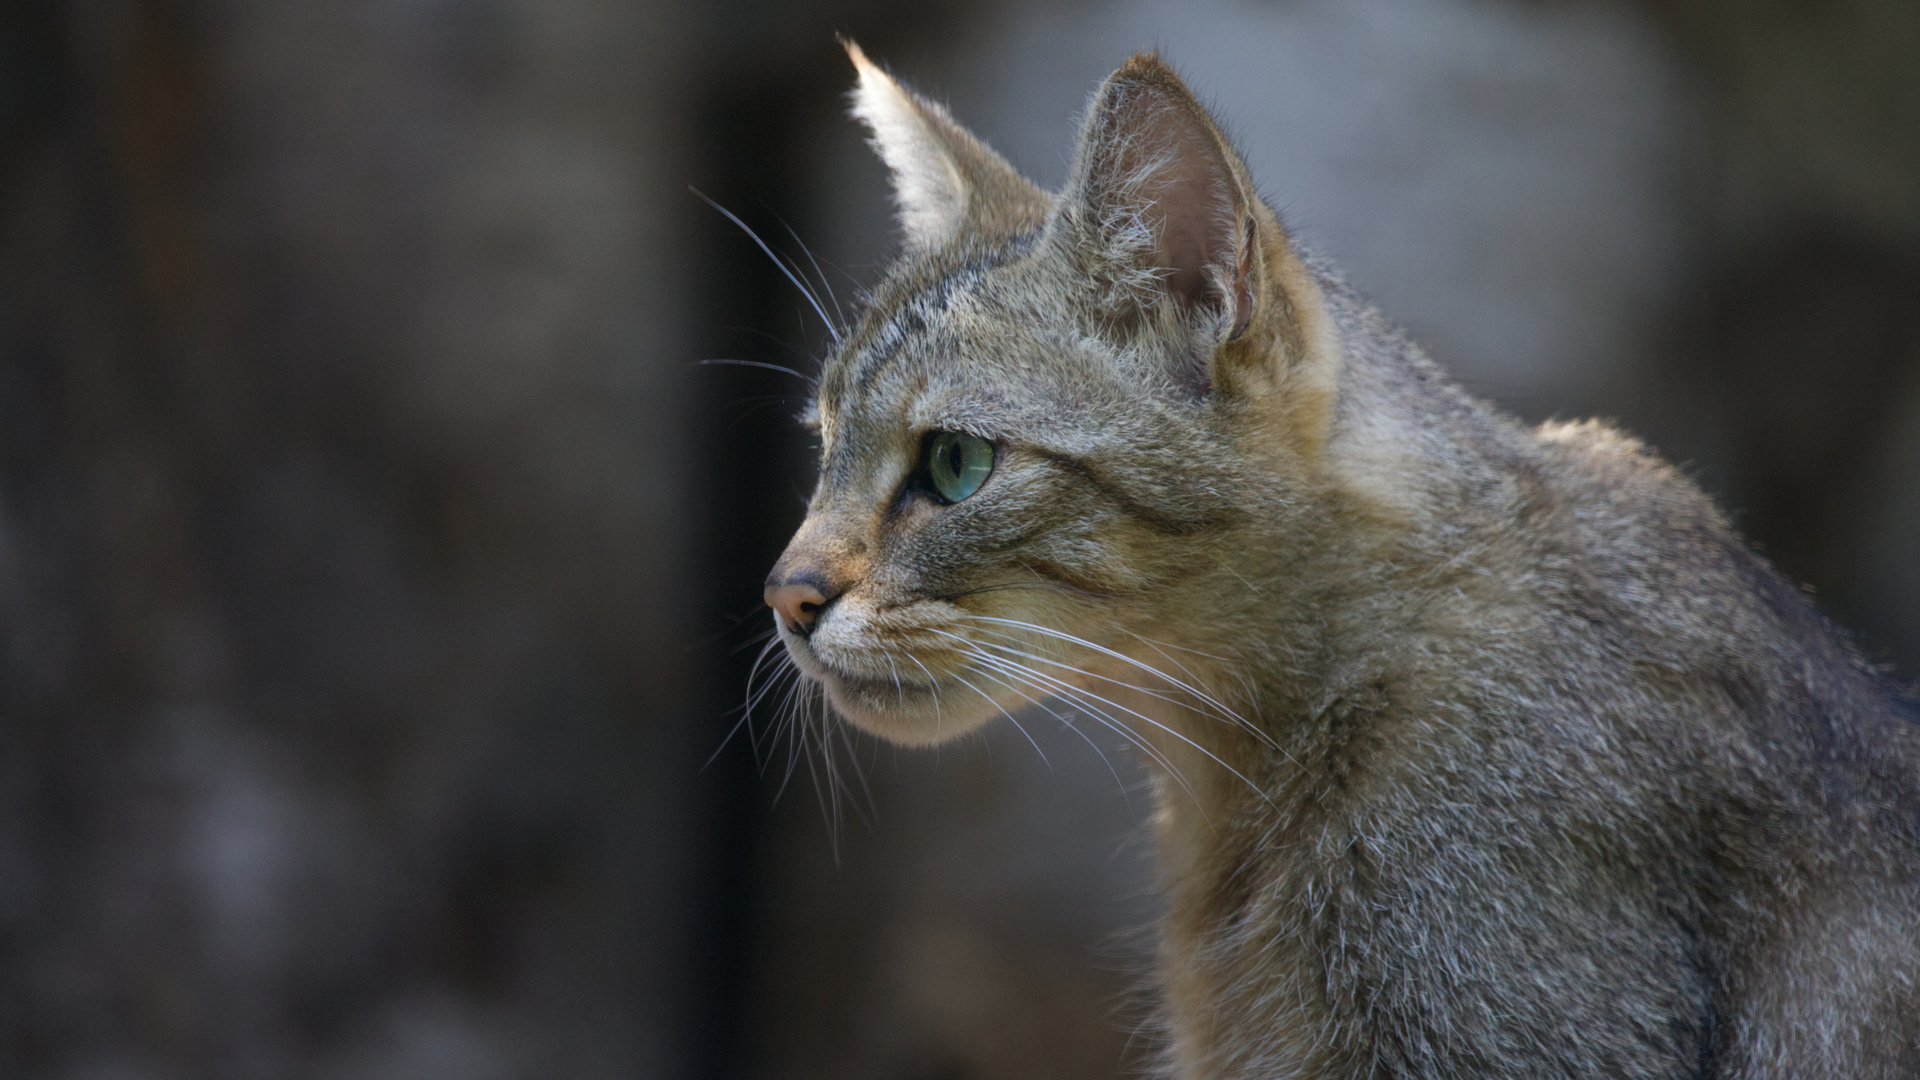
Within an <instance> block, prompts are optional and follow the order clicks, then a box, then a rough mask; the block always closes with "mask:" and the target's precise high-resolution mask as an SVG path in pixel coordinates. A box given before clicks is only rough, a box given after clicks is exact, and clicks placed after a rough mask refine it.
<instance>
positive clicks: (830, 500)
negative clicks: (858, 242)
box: [767, 50, 1313, 744]
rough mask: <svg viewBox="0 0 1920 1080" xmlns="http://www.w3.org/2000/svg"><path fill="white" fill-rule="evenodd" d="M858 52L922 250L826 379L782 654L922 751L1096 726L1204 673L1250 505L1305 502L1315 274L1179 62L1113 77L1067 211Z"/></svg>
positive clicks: (788, 584)
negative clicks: (1200, 654) (1308, 329)
mask: <svg viewBox="0 0 1920 1080" xmlns="http://www.w3.org/2000/svg"><path fill="white" fill-rule="evenodd" d="M853 51H854V59H855V63H856V66H858V67H859V69H860V76H861V83H860V88H859V91H858V94H857V98H856V107H855V113H856V115H859V116H861V117H862V118H863V119H865V120H867V121H868V123H869V124H870V125H871V126H872V128H873V131H874V135H875V145H876V146H877V148H878V149H879V150H880V152H881V155H882V156H883V157H884V158H885V159H886V161H887V163H888V165H889V167H890V168H891V170H892V172H893V176H894V182H895V186H896V190H897V193H898V195H899V199H900V203H901V222H902V225H903V228H904V229H905V232H906V239H907V245H906V246H907V250H906V253H905V254H904V255H903V256H902V258H901V260H900V261H899V263H898V264H896V265H895V266H894V267H893V268H892V270H891V271H890V273H889V274H888V275H887V277H886V279H885V280H884V281H883V282H882V284H881V285H880V287H879V288H878V289H877V290H876V292H875V293H874V295H873V296H872V298H871V299H870V302H869V304H868V307H867V309H866V311H865V312H864V314H863V316H862V318H861V320H860V322H859V324H858V326H856V327H855V328H854V330H853V332H852V333H851V334H850V335H849V336H848V337H847V339H846V341H845V342H844V343H843V344H842V345H841V346H840V347H839V348H838V350H837V351H836V352H835V354H834V355H833V356H832V357H831V358H830V359H829V361H828V362H827V364H826V366H825V369H824V370H823V372H822V374H821V378H820V382H819V386H818V393H817V396H816V399H815V401H814V403H813V407H812V410H811V412H812V419H813V422H814V424H815V425H816V428H817V434H818V436H819V440H820V443H821V457H820V484H819V487H818V489H817V490H816V492H815V493H814V496H813V499H812V501H811V503H810V504H809V506H808V512H807V517H806V520H805V522H804V523H803V524H802V525H801V527H800V529H799V531H798V532H797V533H796V534H795V536H794V538H793V541H792V543H791V544H790V545H789V546H788V548H787V551H786V552H785V554H783V555H782V556H781V558H780V561H779V563H778V564H777V565H776V566H775V567H774V570H773V573H772V575H771V576H770V577H769V579H768V583H767V601H768V604H769V606H771V607H773V608H774V611H775V623H776V625H777V627H778V632H779V634H780V636H781V639H782V641H783V642H784V644H785V646H786V649H787V651H788V653H789V655H790V656H791V658H792V659H793V661H794V663H795V664H796V665H797V666H798V667H799V669H800V670H801V671H802V672H803V673H804V674H805V675H806V676H808V677H809V678H811V679H814V680H817V681H818V682H819V683H821V684H823V685H824V686H825V688H826V690H827V693H828V695H829V696H830V698H831V700H832V702H833V704H834V706H835V708H836V709H837V711H838V712H839V713H840V714H841V715H842V716H843V717H845V718H846V719H847V720H849V721H851V722H853V723H854V724H856V725H858V726H859V727H861V728H863V729H865V730H867V731H870V732H873V733H875V734H878V735H881V736H884V737H886V738H889V739H892V740H894V741H897V742H903V743H910V744H925V743H931V742H936V741H939V740H942V739H947V738H952V737H954V736H957V735H960V734H963V733H965V732H967V731H970V730H972V729H974V728H976V727H978V726H979V725H980V724H982V723H984V722H986V721H987V720H989V719H991V718H993V717H995V716H998V715H1001V714H1003V713H1011V712H1012V711H1014V710H1016V709H1018V708H1020V707H1022V706H1025V705H1026V704H1028V703H1030V702H1035V701H1041V700H1044V699H1047V698H1061V699H1064V700H1067V701H1069V702H1071V703H1074V704H1076V705H1080V706H1083V707H1089V708H1095V709H1096V710H1097V709H1098V708H1100V707H1101V706H1099V705H1097V704H1096V702H1098V701H1099V700H1101V699H1103V698H1106V697H1108V696H1109V695H1106V694H1102V693H1101V691H1100V689H1099V687H1100V685H1101V682H1102V680H1104V681H1105V685H1108V686H1112V685H1118V684H1120V683H1127V684H1136V683H1138V682H1139V681H1140V680H1139V679H1138V676H1140V675H1141V674H1142V673H1146V674H1152V672H1151V671H1150V670H1149V669H1150V668H1152V669H1155V670H1164V669H1165V668H1166V666H1167V663H1166V661H1169V660H1171V661H1172V662H1173V664H1174V665H1176V666H1178V665H1179V661H1178V660H1177V659H1175V658H1173V657H1172V656H1171V654H1169V653H1167V652H1166V651H1165V650H1166V649H1167V648H1169V647H1177V646H1170V645H1169V642H1170V641H1173V640H1177V639H1179V638H1180V637H1181V636H1182V635H1181V631H1180V625H1179V624H1180V623H1181V620H1182V619H1188V620H1191V619H1193V618H1195V617H1196V616H1195V615H1194V613H1195V612H1196V611H1198V612H1203V613H1204V612H1206V611H1208V610H1210V609H1209V607H1208V605H1207V604H1205V603H1197V602H1195V595H1196V594H1197V593H1199V592H1203V591H1204V590H1205V588H1206V587H1207V584H1206V583H1207V582H1209V581H1214V582H1217V581H1218V580H1219V579H1221V578H1223V577H1224V576H1226V575H1231V574H1232V573H1233V568H1232V567H1231V566H1230V565H1228V564H1229V563H1230V561H1231V559H1232V558H1233V554H1232V552H1233V550H1234V548H1235V544H1234V543H1233V542H1232V537H1233V534H1234V532H1235V530H1236V529H1240V528H1244V527H1246V521H1247V519H1248V508H1249V507H1253V506H1261V505H1264V506H1272V505H1279V504H1283V503H1285V502H1286V501H1287V498H1288V496H1287V494H1286V492H1285V491H1284V490H1283V489H1284V487H1285V484H1286V477H1287V476H1288V469H1287V468H1286V467H1284V466H1282V467H1276V465H1275V463H1276V461H1278V460H1280V459H1281V458H1285V457H1286V454H1287V453H1289V452H1291V451H1290V450H1289V447H1291V446H1292V445H1293V444H1292V443H1291V442H1290V441H1289V437H1288V434H1289V432H1290V431H1293V429H1296V428H1299V427H1300V425H1299V424H1298V423H1296V422H1295V420H1294V419H1289V417H1290V415H1291V414H1289V413H1288V408H1291V407H1293V406H1294V405H1297V404H1298V403H1299V402H1301V401H1306V400H1308V399H1310V398H1312V397H1313V395H1312V394H1310V393H1303V392H1302V390H1301V387H1303V386H1305V385H1306V382H1305V381H1303V376H1302V375H1301V372H1302V371H1304V370H1305V368H1304V367H1303V366H1302V365H1301V364H1299V363H1297V362H1294V361H1289V360H1287V357H1289V356H1293V357H1296V358H1297V356H1298V355H1300V354H1301V349H1300V346H1299V341H1300V340H1303V338H1302V335H1301V331H1300V329H1299V327H1300V325H1301V324H1300V321H1299V317H1298V316H1299V313H1300V311H1301V310H1304V307H1303V301H1302V300H1301V299H1298V298H1294V297H1290V296H1289V295H1288V294H1287V288H1286V284H1285V280H1284V275H1285V274H1287V273H1295V274H1297V275H1304V271H1303V270H1301V269H1300V268H1299V265H1298V263H1297V261H1290V260H1292V258H1293V257H1292V255H1291V254H1290V252H1289V251H1288V250H1287V248H1286V246H1285V241H1284V236H1283V235H1282V234H1280V232H1279V225H1278V222H1277V221H1276V220H1274V219H1273V218H1272V216H1271V213H1270V212H1268V211H1266V209H1265V208H1264V207H1263V206H1259V205H1258V203H1257V200H1256V199H1254V198H1253V197H1252V195H1251V189H1250V186H1249V184H1248V182H1247V181H1246V178H1245V175H1244V169H1243V167H1242V166H1240V164H1239V161H1238V159H1237V158H1236V157H1234V156H1233V153H1232V151H1231V149H1230V148H1229V147H1227V145H1226V143H1225V141H1224V140H1223V139H1222V138H1221V137H1220V136H1219V133H1218V131H1217V129H1216V128H1215V127H1214V126H1213V124H1212V122H1211V120H1210V119H1209V118H1207V116H1206V114H1205V112H1204V110H1202V109H1201V108H1200V106H1199V105H1198V104H1197V103H1196V102H1195V101H1194V100H1193V98H1192V96H1191V94H1190V93H1189V92H1188V91H1187V90H1186V88H1185V87H1184V85H1182V84H1181V83H1180V82H1179V80H1178V79H1177V78H1176V77H1174V76H1173V74H1172V72H1171V71H1169V70H1167V69H1166V67H1165V66H1164V65H1163V64H1160V63H1159V61H1158V60H1156V59H1153V58H1136V60H1135V61H1133V62H1131V63H1130V64H1129V65H1128V66H1127V67H1124V68H1122V69H1121V70H1120V71H1119V72H1117V73H1116V74H1115V75H1114V77H1113V78H1112V79H1110V80H1108V83H1107V84H1106V86H1105V87H1103V88H1102V90H1101V93H1100V95H1099V96H1098V97H1097V98H1096V100H1095V104H1094V107H1093V110H1092V112H1091V113H1090V115H1089V118H1088V121H1087V126H1086V131H1085V134H1084V135H1083V137H1082V143H1081V146H1080V148H1079V151H1078V155H1077V158H1078V160H1077V164H1076V167H1075V170H1074V179H1073V180H1072V181H1070V182H1069V184H1068V185H1067V188H1066V189H1065V190H1064V191H1063V192H1062V193H1061V194H1060V195H1059V196H1057V197H1049V196H1047V195H1045V194H1043V193H1041V192H1040V191H1039V190H1038V189H1036V188H1034V187H1033V186H1032V185H1031V184H1029V183H1028V182H1027V181H1025V180H1024V179H1022V178H1020V177H1019V176H1018V174H1016V173H1014V171H1013V170H1012V169H1011V168H1010V167H1009V166H1008V165H1007V164H1006V163H1005V162H1004V161H1003V160H1001V159H1000V158H999V157H998V156H997V155H995V154H994V153H993V152H992V151H991V150H988V149H987V148H986V147H984V146H982V145H981V144H980V143H979V142H978V141H977V140H975V139H973V137H972V136H970V135H968V134H967V133H966V132H965V131H963V130H961V129H960V128H959V127H958V126H957V125H955V124H953V122H952V120H951V119H950V118H948V117H947V116H946V114H945V112H944V111H943V110H941V109H939V107H938V106H934V105H932V104H930V103H928V102H926V101H924V100H922V99H919V98H917V97H915V96H913V95H912V94H910V93H908V92H907V91H905V90H904V89H902V88H901V87H900V86H899V84H897V83H895V82H893V81H892V80H891V79H890V78H888V77H887V76H886V75H885V74H884V73H882V72H880V71H879V70H878V69H877V68H874V67H873V66H872V65H871V64H869V63H867V62H866V61H865V58H864V57H863V56H860V55H859V54H858V51H857V50H853ZM1277 403H1279V404H1277ZM1286 403H1292V404H1286ZM1282 405H1285V406H1286V407H1282ZM1295 411H1296V412H1297V411H1298V410H1297V409H1296V410H1295ZM1296 419H1297V418H1296ZM1295 433H1297V432H1295ZM1235 588H1236V589H1238V588H1240V586H1238V585H1235ZM1143 653H1156V654H1158V656H1159V657H1160V658H1161V660H1160V662H1159V663H1158V664H1153V663H1148V662H1143V661H1142V660H1141V659H1140V656H1141V655H1142V654H1143ZM1169 681H1172V682H1177V681H1178V680H1169ZM1089 695H1097V697H1089ZM1107 704H1108V705H1109V706H1111V705H1112V703H1111V702H1108V703H1107ZM1114 707H1118V706H1114ZM1114 722H1120V721H1114Z"/></svg>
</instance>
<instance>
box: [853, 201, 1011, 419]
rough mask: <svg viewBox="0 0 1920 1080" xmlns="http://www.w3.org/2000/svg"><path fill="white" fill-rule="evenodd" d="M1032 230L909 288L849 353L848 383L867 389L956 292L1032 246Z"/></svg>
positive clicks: (934, 324)
mask: <svg viewBox="0 0 1920 1080" xmlns="http://www.w3.org/2000/svg"><path fill="white" fill-rule="evenodd" d="M1037 237H1038V233H1030V234H1023V235H1021V236H1018V237H1015V238H1014V239H1013V240H1012V241H1011V242H1009V243H1007V244H1004V245H1002V246H1000V247H997V248H994V249H992V250H990V251H983V252H980V253H978V254H976V255H975V256H974V257H973V258H971V259H968V260H967V261H966V262H964V263H961V264H959V265H957V266H954V267H951V268H949V269H947V270H946V271H945V272H943V273H941V274H939V276H937V277H935V278H934V279H932V280H931V281H929V282H927V283H926V284H925V285H923V286H921V287H920V288H917V289H915V290H914V291H913V292H912V293H911V294H910V295H909V296H908V297H907V298H906V299H905V300H904V301H903V302H901V303H900V304H899V306H897V307H896V308H895V309H894V310H893V311H892V312H891V313H889V314H888V315H887V316H886V317H885V318H884V319H881V320H879V322H878V323H877V325H876V328H875V330H874V333H873V337H872V339H871V341H869V342H867V343H864V345H863V347H862V348H861V349H860V351H859V352H858V353H857V354H855V356H856V357H857V358H856V360H855V362H854V367H853V370H852V371H851V372H850V373H849V377H848V379H847V383H848V385H850V386H851V387H852V388H853V389H854V390H856V391H858V392H866V391H868V390H870V389H871V388H872V386H873V384H874V383H875V382H876V381H877V380H878V379H879V377H880V376H881V374H882V373H883V372H885V371H886V370H887V369H888V368H889V367H891V366H893V364H894V363H895V362H897V361H898V360H899V359H900V357H901V356H903V355H905V353H906V351H907V350H906V349H905V346H906V345H907V344H908V343H909V342H911V341H912V340H913V339H914V338H916V337H920V336H922V335H925V334H926V333H927V332H928V331H929V330H931V329H935V328H938V327H939V326H940V325H941V324H942V315H943V314H944V313H945V311H946V310H947V307H948V305H949V304H950V303H951V302H952V299H953V297H954V296H955V295H956V294H959V293H963V292H971V291H974V290H977V289H978V287H979V285H980V283H981V282H982V281H983V280H984V279H985V278H986V276H987V275H988V274H989V273H991V272H992V271H994V270H997V269H999V268H1000V267H1003V266H1006V265H1008V264H1009V263H1012V262H1014V261H1015V260H1017V259H1019V258H1021V257H1023V256H1025V255H1026V254H1028V253H1029V252H1030V251H1031V250H1032V249H1033V244H1034V241H1035V239H1036V238H1037Z"/></svg>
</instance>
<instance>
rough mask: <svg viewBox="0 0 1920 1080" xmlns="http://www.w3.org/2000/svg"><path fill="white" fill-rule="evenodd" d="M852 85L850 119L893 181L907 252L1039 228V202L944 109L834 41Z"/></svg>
mask: <svg viewBox="0 0 1920 1080" xmlns="http://www.w3.org/2000/svg"><path fill="white" fill-rule="evenodd" d="M840 44H842V45H844V46H845V47H846V50H847V56H848V57H849V58H850V59H852V61H853V66H854V70H855V71H856V72H858V73H859V81H858V82H857V83H856V84H855V85H854V88H853V93H852V95H851V96H852V99H853V115H854V116H855V117H857V118H858V119H860V120H862V121H864V122H865V123H866V125H867V128H868V130H869V131H870V132H871V133H872V138H871V139H870V140H869V141H870V142H871V143H872V144H873V148H874V150H876V151H877V152H878V153H879V154H880V159H881V160H882V161H884V162H886V164H887V171H888V172H890V173H892V174H893V192H894V200H895V202H896V203H897V204H898V207H899V220H900V229H901V232H902V233H904V234H905V237H906V244H907V247H908V249H910V250H915V251H928V250H934V249H938V248H941V247H945V246H947V245H948V244H950V243H952V242H953V241H955V240H956V239H959V238H961V237H963V236H973V237H979V238H982V239H987V240H996V239H1004V238H1006V237H1009V236H1012V235H1014V234H1016V233H1019V232H1022V231H1025V230H1028V229H1033V228H1036V227H1038V226H1040V225H1041V224H1042V223H1043V222H1044V221H1045V220H1046V215H1047V211H1048V209H1049V202H1048V199H1047V196H1046V195H1045V194H1044V193H1043V192H1041V190H1040V189H1039V188H1037V187H1035V186H1034V185H1033V184H1032V183H1031V182H1029V181H1028V180H1027V179H1026V178H1025V177H1023V176H1021V175H1020V174H1019V173H1018V172H1016V171H1014V168H1013V166H1011V165H1009V164H1007V162H1006V159H1004V158H1002V157H1001V156H1000V155H999V154H996V153H994V152H993V150H992V149H990V148H989V147H988V146H987V145H986V144H985V143H982V142H981V141H980V140H979V139H977V138H975V137H974V136H973V135H972V133H970V132H968V131H967V130H966V129H965V128H963V127H961V126H960V125H959V124H956V123H954V121H953V117H951V116H949V115H948V114H947V110H945V109H944V108H941V107H940V106H939V105H937V104H935V103H934V102H931V101H928V100H927V99H926V98H923V97H921V96H920V95H919V94H916V93H914V92H913V91H911V90H909V89H907V88H906V87H904V86H902V85H901V84H900V83H899V82H898V81H896V80H895V79H894V78H893V76H891V75H889V74H887V73H886V72H885V71H882V70H881V69H880V67H879V66H878V65H877V64H875V63H874V62H873V61H871V60H869V59H867V54H866V53H864V52H862V51H861V49H860V46H858V45H856V44H854V43H853V42H852V41H851V40H850V39H848V38H845V37H842V38H841V39H840Z"/></svg>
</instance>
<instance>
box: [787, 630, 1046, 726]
mask: <svg viewBox="0 0 1920 1080" xmlns="http://www.w3.org/2000/svg"><path fill="white" fill-rule="evenodd" d="M786 643H787V648H788V653H789V655H790V656H791V657H792V658H793V661H794V663H795V664H796V665H797V666H798V667H799V668H800V671H801V673H802V674H804V675H806V676H807V677H809V678H811V679H813V680H814V681H816V682H818V683H820V684H821V685H822V686H824V687H826V690H827V696H828V698H829V700H831V701H832V702H833V706H834V710H835V711H836V712H838V713H839V714H840V716H841V717H842V718H843V719H845V720H846V721H847V722H848V723H851V724H852V725H853V726H855V727H857V728H859V729H861V730H862V731H865V732H868V733H869V734H872V735H877V736H879V737H881V738H883V739H887V740H890V741H892V742H897V743H904V744H908V745H922V746H924V745H932V744H934V743H940V742H945V741H946V740H948V739H952V738H956V737H958V736H960V735H964V734H966V733H967V732H970V731H973V730H974V729H976V728H978V727H980V726H981V725H982V724H984V723H986V722H987V721H989V720H991V719H992V718H993V717H996V716H999V715H1001V714H1002V713H1003V711H1004V709H1005V708H1010V707H1017V705H1003V703H1001V702H997V701H995V700H994V699H993V698H991V697H989V696H988V691H989V688H991V689H1001V687H1000V686H997V685H995V684H994V683H993V681H992V680H991V679H990V678H989V677H988V676H986V675H985V674H984V673H982V672H979V671H977V670H972V669H970V668H966V669H962V670H950V667H949V665H947V664H943V663H939V662H937V661H936V662H934V663H932V664H929V663H928V662H927V661H925V660H922V659H920V658H918V657H916V656H914V655H913V654H912V653H911V652H907V651H904V650H900V651H895V650H879V651H877V652H876V653H875V655H873V656H864V655H863V656H861V657H858V658H842V657H840V656H838V655H834V656H823V655H822V650H820V649H818V648H815V647H813V645H812V644H810V643H809V642H808V641H807V640H806V639H804V638H794V637H788V638H787V642H786ZM856 665H857V666H856ZM1018 704H1025V701H1024V700H1023V701H1020V702H1019V703H1018Z"/></svg>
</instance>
